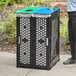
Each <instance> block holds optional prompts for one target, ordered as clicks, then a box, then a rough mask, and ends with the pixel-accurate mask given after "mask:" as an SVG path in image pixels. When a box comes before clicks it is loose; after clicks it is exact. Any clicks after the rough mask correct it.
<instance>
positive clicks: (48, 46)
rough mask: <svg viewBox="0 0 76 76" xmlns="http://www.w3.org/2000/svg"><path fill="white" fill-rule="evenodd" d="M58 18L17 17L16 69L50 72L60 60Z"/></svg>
mask: <svg viewBox="0 0 76 76" xmlns="http://www.w3.org/2000/svg"><path fill="white" fill-rule="evenodd" d="M59 16H60V15H59V11H58V12H55V13H53V14H51V17H48V18H40V17H17V67H23V68H36V69H44V70H50V69H51V68H52V67H53V66H54V65H55V64H56V63H57V62H58V61H59V60H60V59H59Z"/></svg>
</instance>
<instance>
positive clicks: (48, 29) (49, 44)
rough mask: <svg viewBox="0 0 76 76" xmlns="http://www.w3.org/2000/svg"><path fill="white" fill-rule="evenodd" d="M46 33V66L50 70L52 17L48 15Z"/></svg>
mask: <svg viewBox="0 0 76 76" xmlns="http://www.w3.org/2000/svg"><path fill="white" fill-rule="evenodd" d="M46 28H47V29H46V34H47V37H46V38H48V46H46V47H47V48H46V65H47V66H46V67H47V69H48V70H50V69H51V68H50V63H51V58H50V57H51V47H50V46H51V39H50V37H51V17H48V18H47V26H46Z"/></svg>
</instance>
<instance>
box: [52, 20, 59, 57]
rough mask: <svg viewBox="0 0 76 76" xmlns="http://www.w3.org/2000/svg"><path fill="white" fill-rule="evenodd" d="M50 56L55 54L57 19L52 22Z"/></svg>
mask: <svg viewBox="0 0 76 76" xmlns="http://www.w3.org/2000/svg"><path fill="white" fill-rule="evenodd" d="M51 37H52V38H51V56H54V55H55V54H56V50H55V49H56V41H57V38H58V19H55V20H53V21H52V34H51Z"/></svg>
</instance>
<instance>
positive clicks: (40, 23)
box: [36, 18, 46, 66]
mask: <svg viewBox="0 0 76 76" xmlns="http://www.w3.org/2000/svg"><path fill="white" fill-rule="evenodd" d="M45 44H46V18H36V65H37V66H46V45H45Z"/></svg>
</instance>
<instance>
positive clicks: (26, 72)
mask: <svg viewBox="0 0 76 76" xmlns="http://www.w3.org/2000/svg"><path fill="white" fill-rule="evenodd" d="M69 57H70V55H61V56H60V59H61V60H60V61H59V62H58V63H57V64H56V65H55V66H54V67H53V68H52V69H51V70H49V71H47V70H37V69H27V68H16V55H15V54H12V53H7V52H0V76H76V64H74V65H63V61H65V60H66V59H68V58H69Z"/></svg>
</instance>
